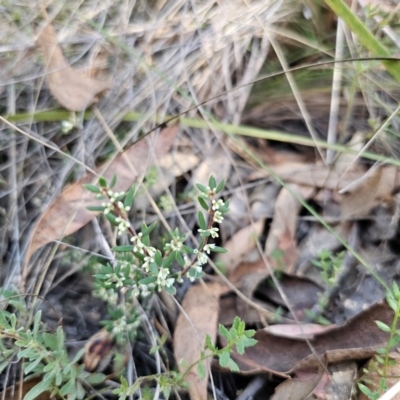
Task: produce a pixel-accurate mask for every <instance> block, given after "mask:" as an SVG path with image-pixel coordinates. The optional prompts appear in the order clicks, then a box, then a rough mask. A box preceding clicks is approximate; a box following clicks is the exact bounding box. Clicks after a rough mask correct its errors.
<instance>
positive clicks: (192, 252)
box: [182, 245, 194, 254]
mask: <svg viewBox="0 0 400 400" xmlns="http://www.w3.org/2000/svg"><path fill="white" fill-rule="evenodd" d="M182 248H183V249H184V250H185V251H186V253H189V254H194V249H192V248H190V247H189V246H186V245H182Z"/></svg>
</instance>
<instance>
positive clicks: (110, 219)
mask: <svg viewBox="0 0 400 400" xmlns="http://www.w3.org/2000/svg"><path fill="white" fill-rule="evenodd" d="M105 215H106V218H107V219H108V220H109V221H110V222H111V223H112V224H113V225H115V226H118V225H119V222H117V221H116V220H115V218H116V217H115V216H114V215H112V214H110V213H108V214H105Z"/></svg>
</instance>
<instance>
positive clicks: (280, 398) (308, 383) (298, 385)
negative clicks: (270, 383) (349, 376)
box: [271, 362, 325, 400]
mask: <svg viewBox="0 0 400 400" xmlns="http://www.w3.org/2000/svg"><path fill="white" fill-rule="evenodd" d="M324 364H325V362H324ZM302 372H303V373H302V374H298V375H297V376H298V377H297V378H294V379H287V380H286V381H284V382H283V383H281V384H280V385H278V386H277V387H276V388H275V393H274V395H273V396H272V397H271V400H304V399H306V398H307V397H308V396H309V395H310V394H311V393H312V392H313V391H314V389H315V388H316V387H317V385H318V384H319V383H320V381H321V379H322V377H323V374H324V368H323V367H322V365H318V369H317V371H315V372H309V371H307V374H306V373H305V372H304V371H302Z"/></svg>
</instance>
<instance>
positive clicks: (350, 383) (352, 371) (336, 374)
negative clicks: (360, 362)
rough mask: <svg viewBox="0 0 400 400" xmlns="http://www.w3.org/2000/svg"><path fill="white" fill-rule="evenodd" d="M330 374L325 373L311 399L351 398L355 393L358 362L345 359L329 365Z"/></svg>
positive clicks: (337, 399) (339, 399) (335, 399)
mask: <svg viewBox="0 0 400 400" xmlns="http://www.w3.org/2000/svg"><path fill="white" fill-rule="evenodd" d="M328 370H329V375H328V374H326V373H325V374H324V376H323V378H322V379H321V381H320V383H319V384H318V386H317V387H316V388H315V390H314V392H313V397H311V398H310V400H314V399H321V400H343V399H346V400H347V399H351V398H352V397H351V394H352V393H354V386H355V377H356V374H357V363H356V362H354V361H343V362H339V363H334V364H332V365H329V367H328Z"/></svg>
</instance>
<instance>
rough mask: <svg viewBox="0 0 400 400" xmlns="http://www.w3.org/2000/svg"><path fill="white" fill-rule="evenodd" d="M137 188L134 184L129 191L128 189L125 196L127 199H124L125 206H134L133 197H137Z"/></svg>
mask: <svg viewBox="0 0 400 400" xmlns="http://www.w3.org/2000/svg"><path fill="white" fill-rule="evenodd" d="M135 189H136V188H135V187H134V186H132V187H131V188H130V189H129V191H128V193H127V195H126V197H125V200H124V206H125V207H132V204H133V199H134V197H135Z"/></svg>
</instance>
